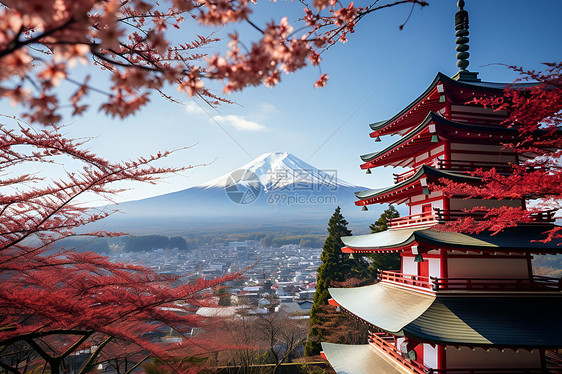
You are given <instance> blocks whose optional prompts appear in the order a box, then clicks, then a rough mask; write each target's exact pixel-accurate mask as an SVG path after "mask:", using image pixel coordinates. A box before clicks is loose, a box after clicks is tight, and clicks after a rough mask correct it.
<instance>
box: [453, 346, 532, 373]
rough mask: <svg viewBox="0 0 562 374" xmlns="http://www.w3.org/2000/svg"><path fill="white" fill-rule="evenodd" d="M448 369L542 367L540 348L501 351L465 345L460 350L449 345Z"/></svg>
mask: <svg viewBox="0 0 562 374" xmlns="http://www.w3.org/2000/svg"><path fill="white" fill-rule="evenodd" d="M445 358H446V362H447V369H461V368H462V369H465V368H466V369H468V368H474V369H476V368H505V369H521V368H540V367H541V358H540V353H539V351H538V350H534V351H533V353H531V352H529V351H526V350H523V349H521V350H519V352H517V353H516V352H514V351H512V350H510V349H506V350H505V351H504V352H501V351H499V350H497V349H490V351H489V352H486V350H484V349H482V348H476V350H474V351H473V350H472V349H470V348H466V347H463V348H461V349H460V350H458V349H456V348H454V347H447V350H446V351H445Z"/></svg>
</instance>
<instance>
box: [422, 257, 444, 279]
mask: <svg viewBox="0 0 562 374" xmlns="http://www.w3.org/2000/svg"><path fill="white" fill-rule="evenodd" d="M425 261H428V262H429V276H430V277H436V278H441V259H440V258H426V259H425Z"/></svg>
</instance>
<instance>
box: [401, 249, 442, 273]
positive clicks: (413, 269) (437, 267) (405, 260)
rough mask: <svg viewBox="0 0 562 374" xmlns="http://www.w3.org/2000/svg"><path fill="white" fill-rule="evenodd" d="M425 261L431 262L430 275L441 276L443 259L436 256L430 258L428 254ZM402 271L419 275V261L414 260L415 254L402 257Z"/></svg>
mask: <svg viewBox="0 0 562 374" xmlns="http://www.w3.org/2000/svg"><path fill="white" fill-rule="evenodd" d="M430 253H431V252H430ZM424 261H428V262H429V276H430V277H437V278H440V277H441V259H440V258H436V257H432V258H428V257H427V256H426V257H425V258H424ZM402 273H403V274H410V275H419V274H418V263H417V262H414V257H413V256H403V257H402Z"/></svg>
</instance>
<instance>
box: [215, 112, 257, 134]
mask: <svg viewBox="0 0 562 374" xmlns="http://www.w3.org/2000/svg"><path fill="white" fill-rule="evenodd" d="M213 119H214V120H215V121H219V122H222V123H224V124H228V125H230V126H233V127H234V128H235V129H236V130H241V131H264V130H266V127H265V126H263V125H260V124H259V123H257V122H253V121H248V120H247V119H245V118H242V117H240V116H237V115H234V114H229V115H226V116H214V117H213Z"/></svg>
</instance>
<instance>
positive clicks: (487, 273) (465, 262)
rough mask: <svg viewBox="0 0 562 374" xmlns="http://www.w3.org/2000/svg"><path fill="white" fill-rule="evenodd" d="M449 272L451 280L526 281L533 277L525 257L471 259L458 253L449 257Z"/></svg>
mask: <svg viewBox="0 0 562 374" xmlns="http://www.w3.org/2000/svg"><path fill="white" fill-rule="evenodd" d="M447 272H448V276H449V278H462V279H467V278H480V279H486V280H491V279H498V280H508V279H510V280H512V279H513V280H515V279H525V280H526V279H529V277H530V275H531V274H529V267H528V263H527V258H526V257H524V256H513V257H505V256H501V257H482V256H475V257H469V256H466V255H461V254H460V253H459V252H458V251H455V253H453V254H451V255H450V256H449V258H448V261H447ZM475 282H476V281H475ZM482 282H486V281H482ZM514 286H515V282H514Z"/></svg>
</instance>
